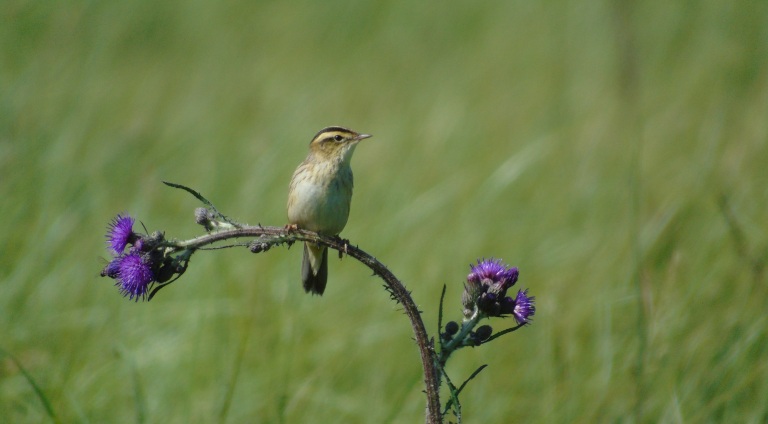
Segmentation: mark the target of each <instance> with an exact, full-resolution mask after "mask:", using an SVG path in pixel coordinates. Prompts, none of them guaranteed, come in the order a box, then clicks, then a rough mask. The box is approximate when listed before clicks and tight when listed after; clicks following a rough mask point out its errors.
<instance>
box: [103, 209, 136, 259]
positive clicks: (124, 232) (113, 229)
mask: <svg viewBox="0 0 768 424" xmlns="http://www.w3.org/2000/svg"><path fill="white" fill-rule="evenodd" d="M134 221H135V220H134V219H133V218H132V217H131V216H130V215H127V214H126V215H125V216H123V215H120V214H118V215H117V217H115V218H114V219H113V220H112V222H110V223H109V226H108V227H107V229H108V231H107V245H109V250H110V251H112V253H114V254H115V255H120V254H121V253H123V251H124V250H125V248H126V246H128V244H129V243H133V242H134V241H135V240H136V233H134V232H133V223H134Z"/></svg>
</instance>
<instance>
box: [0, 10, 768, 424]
mask: <svg viewBox="0 0 768 424" xmlns="http://www.w3.org/2000/svg"><path fill="white" fill-rule="evenodd" d="M766 65H768V2H765V1H760V0H751V1H750V0H734V1H729V2H722V1H715V0H703V1H699V2H691V1H673V2H668V1H661V0H651V1H647V2H636V4H634V3H633V2H620V1H615V2H604V1H593V2H583V3H573V2H562V1H542V2H522V1H490V2H484V3H476V2H461V1H460V2H424V3H418V2H416V3H414V2H406V1H392V2H352V1H334V2H306V1H304V2H276V1H271V2H270V1H263V2H251V1H229V2H182V1H175V0H171V1H166V2H157V1H149V0H130V1H112V2H92V1H82V0H81V1H76V0H70V1H64V2H34V1H24V0H6V1H4V2H3V3H2V5H0V196H1V197H2V200H1V201H0V217H2V219H0V234H2V239H3V240H2V243H0V293H2V296H0V347H1V348H3V349H5V350H6V351H8V352H10V353H11V354H12V355H14V357H15V358H16V359H18V361H19V363H20V364H22V365H23V367H24V369H25V370H26V371H27V372H28V373H29V375H30V376H32V377H33V378H34V379H35V381H36V382H37V384H38V385H39V387H40V389H41V390H42V391H43V392H44V393H45V395H46V398H47V400H48V401H49V402H50V405H51V407H52V409H53V410H54V411H55V413H56V416H57V417H58V419H59V420H61V421H62V422H131V421H136V422H164V423H182V422H183V423H187V422H217V421H218V422H225V421H226V422H276V423H277V422H287V423H299V422H301V423H305V422H306V423H309V422H317V423H320V422H350V423H351V422H371V423H373V422H421V421H422V420H423V413H424V396H423V394H422V393H421V390H422V386H421V380H422V376H421V369H420V366H419V360H418V354H417V351H416V348H415V346H414V344H413V341H412V340H411V332H410V328H409V326H408V324H407V322H406V319H405V317H404V316H403V315H402V313H401V312H400V311H399V309H398V307H397V306H396V305H395V304H393V303H392V302H391V301H390V300H389V299H388V296H387V294H386V293H385V292H384V291H383V290H381V288H380V287H379V286H380V283H379V282H378V281H377V280H376V279H375V278H373V277H371V276H370V275H369V273H368V271H367V270H366V269H365V268H364V267H362V266H361V265H359V264H357V263H355V262H354V261H352V260H343V261H332V263H331V264H330V275H331V277H330V283H329V287H328V291H327V292H326V295H325V296H324V297H322V298H317V297H310V296H306V295H304V293H303V292H302V290H301V287H300V282H299V266H300V265H299V263H300V255H301V252H300V249H299V251H298V252H297V250H296V249H295V248H294V249H291V250H287V251H286V250H285V249H282V250H279V249H278V250H273V251H270V252H268V253H265V254H259V255H251V254H249V253H247V251H245V250H242V251H240V250H234V251H232V250H229V251H217V252H204V253H201V254H198V255H196V256H195V257H194V258H193V261H192V264H191V268H190V270H189V271H188V273H187V274H186V275H185V276H184V277H183V278H182V279H181V280H180V281H179V282H177V283H174V286H172V287H171V288H168V289H166V290H164V291H163V292H162V293H161V295H159V296H158V297H157V298H156V299H154V300H153V301H152V302H150V303H139V304H134V303H131V302H128V301H127V300H125V299H123V298H121V297H120V296H119V294H118V293H117V290H116V289H114V288H113V287H111V286H110V281H107V280H106V279H102V278H99V276H98V273H99V271H100V269H101V266H102V263H101V262H100V260H99V256H100V255H104V256H105V255H106V251H105V249H104V239H103V237H104V236H103V234H104V229H105V228H106V224H107V222H108V221H109V220H110V219H111V218H112V217H113V216H114V215H115V214H116V213H118V212H122V211H127V212H129V213H131V214H133V215H134V216H137V217H138V218H139V219H140V220H141V221H142V222H143V223H144V224H145V225H146V227H147V228H148V229H149V230H150V231H154V230H158V229H161V230H164V231H166V234H167V235H168V236H171V237H179V238H186V237H191V236H194V235H196V234H197V233H198V232H199V231H200V229H199V228H198V227H197V226H196V225H195V224H194V221H193V214H192V211H193V209H194V208H195V207H197V206H198V205H197V203H196V202H195V200H194V199H192V198H191V197H190V196H188V195H187V194H185V193H182V192H179V191H176V190H172V189H169V188H167V187H165V186H163V185H162V184H161V183H160V182H161V180H169V181H174V182H178V183H182V184H185V185H188V186H191V187H193V188H195V189H197V190H199V191H201V192H202V193H203V194H204V195H205V196H207V197H208V198H209V199H211V200H212V201H213V202H214V203H215V204H216V205H217V206H218V207H219V208H220V209H221V210H222V211H223V212H224V213H227V214H229V215H231V216H233V217H234V218H235V219H239V220H242V221H247V222H250V223H252V224H255V223H263V224H270V225H282V224H284V223H285V221H286V218H285V206H284V204H285V196H286V191H287V184H288V180H289V178H290V175H291V173H292V172H293V169H294V167H295V166H296V165H297V164H298V163H299V162H300V161H301V160H302V159H303V158H304V156H305V154H306V149H307V144H308V142H309V139H310V137H311V136H312V135H313V134H314V133H315V132H316V131H317V130H319V129H320V128H322V127H324V126H327V125H345V126H349V127H351V128H354V129H356V130H359V131H365V132H369V133H371V134H374V138H373V139H372V140H371V141H370V142H368V141H366V143H365V144H364V145H361V146H360V148H359V149H357V153H356V157H355V159H354V161H353V168H354V169H355V173H356V178H357V181H356V192H355V196H354V200H353V207H352V214H351V216H350V221H349V224H348V226H347V229H346V230H345V231H344V233H343V236H344V237H346V238H349V239H350V240H351V241H352V242H353V243H355V244H358V245H359V246H360V247H361V248H363V249H365V250H367V251H369V252H371V253H372V254H374V255H376V256H377V257H378V258H379V259H380V260H382V261H383V262H384V263H386V264H387V265H389V267H390V268H391V269H392V270H393V271H394V272H395V274H396V275H398V276H399V277H400V278H401V279H403V280H404V281H405V282H406V284H407V285H408V287H409V288H410V289H411V290H413V296H414V298H415V299H416V300H417V302H418V303H419V304H420V306H421V308H422V309H423V311H424V316H425V319H426V321H427V325H428V326H429V327H430V328H434V327H435V325H436V317H437V303H438V298H439V294H440V289H441V287H442V285H443V284H447V285H448V295H447V297H446V304H447V310H446V319H457V318H459V316H460V309H461V308H460V293H461V289H462V281H463V278H464V277H465V275H466V273H467V272H468V269H469V268H468V264H469V263H470V262H473V261H474V260H475V259H476V258H478V257H482V256H486V257H488V256H494V257H501V258H503V259H504V260H505V262H507V263H509V264H510V265H515V266H518V267H520V269H521V281H520V283H518V284H520V285H521V286H522V287H529V288H530V290H531V293H532V294H534V295H536V296H537V300H538V304H537V306H538V311H537V314H536V317H535V318H536V319H535V321H534V324H533V326H531V327H529V328H526V329H524V330H523V331H519V332H516V333H515V334H514V335H512V336H507V337H505V338H502V339H500V340H499V341H496V342H494V343H493V344H491V345H489V346H486V347H483V348H479V349H474V350H471V351H462V352H461V354H459V355H456V357H455V358H453V361H452V363H450V364H449V367H448V368H449V372H450V373H451V376H452V378H453V380H454V381H461V380H462V379H463V377H466V376H467V375H469V373H471V372H472V370H474V369H475V368H476V367H477V366H479V365H480V364H484V363H487V364H489V368H488V369H487V370H486V371H484V372H483V373H482V374H480V375H479V376H478V377H477V378H476V379H475V380H473V381H472V382H471V383H470V385H469V387H468V388H467V390H466V391H465V392H464V393H463V406H464V414H465V417H466V418H467V419H468V420H469V421H470V422H499V423H501V422H513V421H514V422H616V421H628V422H638V421H639V422H704V421H714V422H765V421H767V420H768V406H766V403H765V399H767V398H768V365H767V364H768V321H766V320H768V318H766V315H765V313H764V311H765V310H766V307H767V306H768V289H767V288H766V273H765V271H764V263H765V260H766V257H767V253H768V227H767V226H766V223H768V172H766V168H767V167H768V119H767V117H768V67H767V66H766ZM490 324H492V325H494V327H496V328H497V329H502V328H504V326H506V325H512V322H511V321H509V320H507V322H504V321H496V322H490ZM46 416H47V415H46V410H45V407H44V405H43V403H41V402H40V400H39V399H38V397H37V396H36V394H35V390H34V388H33V387H32V386H31V385H30V384H29V382H28V381H27V379H26V378H25V376H24V373H23V372H22V371H21V370H20V369H19V367H17V366H16V364H15V362H14V361H13V360H11V359H10V357H8V356H3V357H0V421H2V422H14V423H15V422H44V421H46Z"/></svg>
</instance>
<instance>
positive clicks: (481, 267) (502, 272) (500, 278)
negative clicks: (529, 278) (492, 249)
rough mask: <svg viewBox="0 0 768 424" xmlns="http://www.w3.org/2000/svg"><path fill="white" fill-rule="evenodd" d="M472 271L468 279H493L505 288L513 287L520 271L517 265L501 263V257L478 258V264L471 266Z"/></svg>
mask: <svg viewBox="0 0 768 424" xmlns="http://www.w3.org/2000/svg"><path fill="white" fill-rule="evenodd" d="M469 268H470V270H471V272H470V273H469V275H468V276H467V281H472V282H481V281H483V280H491V281H493V282H494V283H500V285H501V286H502V287H503V289H504V290H506V289H508V288H510V287H512V286H513V285H514V284H515V283H516V282H517V277H518V275H519V271H518V269H517V267H511V268H507V267H506V266H505V265H503V264H502V263H501V259H493V258H490V259H483V260H482V261H481V260H479V259H478V260H477V265H470V266H469Z"/></svg>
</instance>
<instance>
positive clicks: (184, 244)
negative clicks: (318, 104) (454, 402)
mask: <svg viewBox="0 0 768 424" xmlns="http://www.w3.org/2000/svg"><path fill="white" fill-rule="evenodd" d="M240 238H252V239H255V240H254V243H253V244H252V246H254V245H256V244H258V246H261V247H260V248H258V249H253V248H252V249H251V250H253V251H262V250H266V249H264V246H269V247H271V246H274V245H279V244H291V243H293V242H296V241H309V242H313V243H317V244H321V245H324V246H327V247H329V248H331V249H334V250H337V251H339V252H343V253H346V254H347V255H349V256H351V257H353V258H355V259H357V260H358V261H359V262H361V263H363V264H364V265H365V266H367V267H368V268H370V269H371V271H373V273H374V274H375V275H378V276H379V277H380V278H381V279H382V280H384V284H385V286H386V288H387V291H388V292H389V293H390V294H391V296H392V298H393V299H395V300H396V301H397V302H398V303H400V304H401V305H402V306H403V310H404V311H405V315H406V316H407V317H408V319H409V320H410V321H411V327H412V328H413V333H414V337H415V340H416V345H417V346H418V348H419V353H420V354H421V364H422V367H423V369H424V385H425V389H426V390H425V392H426V395H427V416H426V422H427V423H428V424H438V423H442V422H443V419H442V414H441V411H440V409H441V407H440V394H439V387H440V374H439V370H437V369H436V367H435V356H434V345H433V341H432V340H430V339H429V336H428V334H427V330H426V328H425V327H424V321H423V320H422V319H421V312H420V311H419V309H418V307H417V306H416V303H414V301H413V299H412V298H411V294H410V291H408V290H407V289H406V288H405V286H404V285H403V283H402V282H401V281H400V280H398V279H397V278H396V277H395V275H394V274H392V272H390V270H389V269H387V267H386V266H384V264H382V263H381V262H379V261H378V260H377V259H376V258H374V257H373V256H371V255H370V254H368V253H366V252H365V251H363V250H361V249H359V248H357V247H356V246H353V245H351V244H349V242H348V241H346V240H343V239H340V238H338V237H329V236H323V235H320V234H317V233H315V232H312V231H307V230H301V229H297V230H289V229H286V228H283V227H264V226H261V225H258V226H245V225H243V226H240V227H238V228H232V229H227V230H221V231H217V232H213V233H210V234H206V235H204V236H200V237H196V238H193V239H190V240H185V241H167V242H166V243H167V244H166V246H165V247H166V249H169V250H171V251H172V252H174V251H182V250H187V251H194V250H197V249H200V248H203V247H206V246H209V245H211V244H214V243H217V242H221V241H224V240H232V239H240Z"/></svg>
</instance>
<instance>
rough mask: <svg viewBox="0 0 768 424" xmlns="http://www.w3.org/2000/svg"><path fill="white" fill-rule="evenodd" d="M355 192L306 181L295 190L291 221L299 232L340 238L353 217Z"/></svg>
mask: <svg viewBox="0 0 768 424" xmlns="http://www.w3.org/2000/svg"><path fill="white" fill-rule="evenodd" d="M351 198H352V191H351V189H348V188H346V187H343V186H342V185H341V184H336V185H334V184H333V183H331V184H329V185H327V186H323V185H318V184H314V183H313V182H309V181H304V182H302V183H299V184H297V185H296V187H295V188H294V193H293V197H292V202H291V205H290V207H289V208H288V220H289V221H290V223H292V224H296V225H298V226H299V228H304V229H307V230H310V231H316V232H318V233H323V234H328V235H337V234H339V233H340V232H341V230H343V229H344V226H345V225H346V224H347V218H348V217H349V204H350V200H351Z"/></svg>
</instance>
